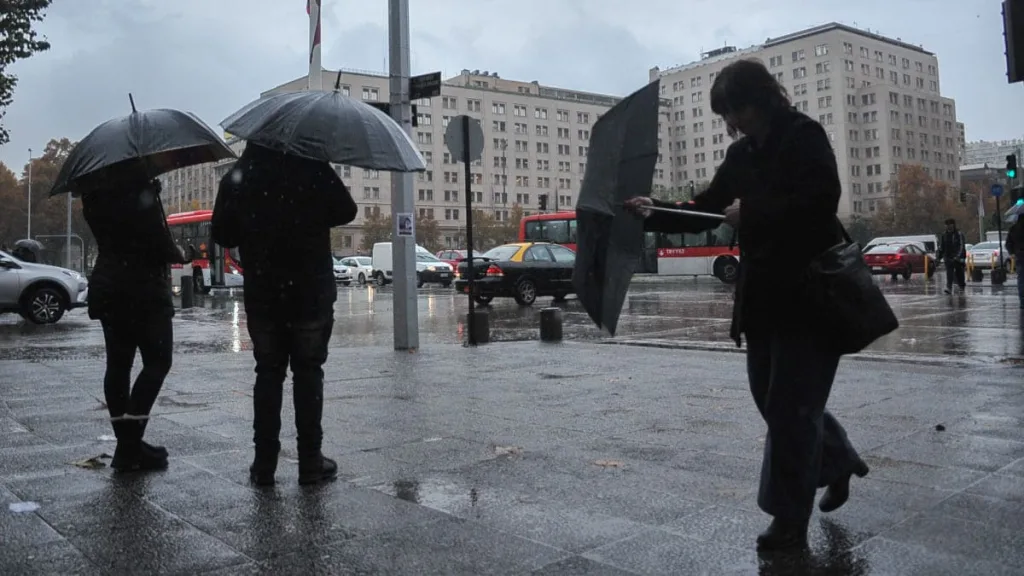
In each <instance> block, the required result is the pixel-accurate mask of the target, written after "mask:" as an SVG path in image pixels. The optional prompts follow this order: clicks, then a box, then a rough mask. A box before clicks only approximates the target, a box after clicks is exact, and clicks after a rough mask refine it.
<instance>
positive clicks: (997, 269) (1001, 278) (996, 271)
mask: <svg viewBox="0 0 1024 576" xmlns="http://www.w3.org/2000/svg"><path fill="white" fill-rule="evenodd" d="M992 195H993V196H995V198H996V226H997V228H996V230H999V244H998V247H997V248H996V253H998V254H999V256H998V257H997V258H998V259H997V260H996V265H995V266H993V267H992V284H993V285H999V284H1002V283H1004V282H1006V271H1005V270H1003V209H1002V207H1000V206H999V199H1000V198H1001V197H1002V196H1003V185H1002V184H993V185H992Z"/></svg>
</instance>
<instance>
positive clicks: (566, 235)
mask: <svg viewBox="0 0 1024 576" xmlns="http://www.w3.org/2000/svg"><path fill="white" fill-rule="evenodd" d="M525 233H526V234H525V236H526V237H525V238H524V240H526V241H533V242H538V241H546V242H554V243H556V244H568V243H573V242H575V241H576V221H575V220H532V221H530V222H527V223H526V230H525ZM570 239H571V240H570Z"/></svg>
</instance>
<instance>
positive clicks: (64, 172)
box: [50, 95, 235, 196]
mask: <svg viewBox="0 0 1024 576" xmlns="http://www.w3.org/2000/svg"><path fill="white" fill-rule="evenodd" d="M129 99H130V100H131V95H129ZM131 104H132V113H131V114H129V115H128V116H124V117H121V118H115V119H113V120H109V121H107V122H104V123H103V124H100V125H99V126H97V127H96V128H94V129H93V131H92V132H90V133H89V134H88V135H87V136H86V137H85V138H83V139H82V141H81V142H79V143H78V144H77V145H76V146H75V147H74V149H73V150H72V151H71V153H70V154H68V157H67V159H65V160H64V165H63V166H62V167H61V169H60V173H59V174H58V175H57V179H56V181H55V182H54V184H53V188H51V189H50V196H55V195H57V194H64V193H67V192H72V193H74V194H80V193H82V192H87V191H89V190H90V189H94V188H98V187H101V186H109V185H111V184H114V183H116V182H119V181H139V180H150V179H152V178H156V177H157V176H159V175H161V174H164V173H166V172H170V171H171V170H175V169H177V168H184V167H186V166H193V165H196V164H205V163H207V162H216V161H218V160H224V159H227V158H234V157H235V154H234V152H232V151H231V149H230V148H228V147H227V145H226V144H224V141H223V140H221V138H220V136H218V135H217V134H216V133H214V131H213V130H211V129H210V127H209V126H207V125H206V124H205V123H204V122H203V121H202V120H200V119H199V118H198V117H196V116H195V115H194V114H192V113H189V112H182V111H179V110H170V109H157V110H145V111H143V112H139V111H137V110H136V109H135V102H134V100H131Z"/></svg>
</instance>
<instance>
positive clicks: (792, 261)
mask: <svg viewBox="0 0 1024 576" xmlns="http://www.w3.org/2000/svg"><path fill="white" fill-rule="evenodd" d="M840 194H841V184H840V180H839V172H838V169H837V166H836V158H835V154H834V153H833V151H832V145H831V142H830V141H829V138H828V135H827V134H826V133H825V130H824V129H823V128H822V127H821V125H820V124H818V123H817V122H815V121H814V120H812V119H810V118H809V117H807V116H806V115H804V114H802V113H800V112H798V111H796V110H795V109H790V110H786V111H780V112H779V113H777V114H776V116H775V117H774V118H773V120H772V125H771V130H770V132H769V134H768V137H767V138H766V139H765V142H764V144H763V145H762V146H761V147H758V146H757V145H756V144H755V142H754V141H753V140H752V139H751V138H750V137H744V138H741V139H740V140H738V141H736V142H734V143H733V144H732V145H731V146H729V149H728V150H727V151H726V156H725V160H724V161H723V162H722V165H721V166H719V168H718V170H717V171H716V172H715V175H714V178H713V179H712V181H711V185H710V187H709V188H708V189H707V191H705V192H704V193H703V194H700V195H698V196H697V197H696V198H694V200H693V201H692V202H691V203H690V204H689V205H688V206H687V208H689V209H693V210H698V211H704V212H715V213H722V212H724V210H725V209H726V208H728V207H729V206H730V205H731V204H732V203H733V202H734V201H735V200H737V199H739V200H740V225H739V233H738V241H739V248H740V272H739V279H738V282H737V285H736V305H735V307H734V309H733V323H732V330H731V335H732V337H733V339H735V340H736V343H737V345H738V344H740V341H741V340H740V335H741V334H742V333H744V332H747V331H751V330H759V331H760V330H769V329H776V328H782V327H791V326H794V325H796V326H805V327H809V326H810V325H811V324H812V322H810V321H811V320H812V318H809V317H808V312H807V309H806V307H805V306H803V303H802V302H803V299H802V290H803V289H804V283H803V278H804V273H805V271H806V270H807V267H808V265H809V264H810V263H811V261H812V260H813V259H814V258H815V257H817V256H818V255H820V254H821V253H822V252H824V251H826V250H828V249H829V248H831V247H832V246H834V245H835V244H836V243H837V242H839V241H840V239H841V237H842V236H841V231H840V229H839V221H838V219H837V218H836V210H837V208H838V205H839V197H840ZM655 203H656V204H657V205H659V206H664V207H675V206H676V205H675V204H674V203H669V202H663V201H656V202H655ZM716 225H718V223H717V222H714V221H712V220H709V219H702V218H690V217H685V216H678V215H673V214H667V213H664V212H654V213H653V214H652V215H651V217H649V218H648V219H647V221H646V225H645V228H646V229H647V230H649V231H657V232H669V233H679V232H689V233H696V232H701V231H703V230H707V229H709V228H712V227H714V226H716Z"/></svg>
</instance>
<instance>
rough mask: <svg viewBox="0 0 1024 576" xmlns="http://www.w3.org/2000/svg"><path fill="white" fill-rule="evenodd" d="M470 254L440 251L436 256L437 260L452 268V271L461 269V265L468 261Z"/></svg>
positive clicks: (456, 251)
mask: <svg viewBox="0 0 1024 576" xmlns="http://www.w3.org/2000/svg"><path fill="white" fill-rule="evenodd" d="M468 254H469V252H467V251H466V250H440V251H439V252H438V253H437V254H435V256H437V259H438V260H440V261H442V262H444V263H445V264H447V265H449V266H451V267H452V270H458V269H459V263H460V262H462V261H463V260H465V259H466V256H467V255H468Z"/></svg>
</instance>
